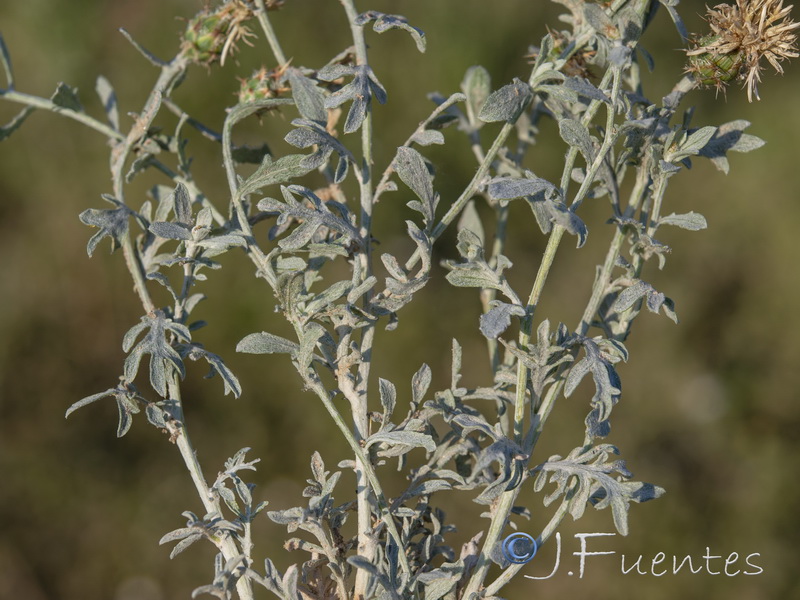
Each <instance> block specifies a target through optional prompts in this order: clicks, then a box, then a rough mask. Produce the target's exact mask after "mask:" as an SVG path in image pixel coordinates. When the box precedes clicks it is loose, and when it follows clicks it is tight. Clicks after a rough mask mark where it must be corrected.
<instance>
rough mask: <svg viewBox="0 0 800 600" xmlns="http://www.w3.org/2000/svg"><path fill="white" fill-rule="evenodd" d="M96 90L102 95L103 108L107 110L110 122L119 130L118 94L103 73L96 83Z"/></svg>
mask: <svg viewBox="0 0 800 600" xmlns="http://www.w3.org/2000/svg"><path fill="white" fill-rule="evenodd" d="M94 89H95V91H96V92H97V95H98V96H99V97H100V102H102V103H103V110H104V111H105V112H106V116H107V117H108V122H109V123H111V126H112V127H113V128H114V129H116V130H117V131H119V109H118V108H117V94H116V92H115V91H114V88H113V86H112V85H111V82H109V81H108V79H106V78H105V77H103V76H102V75H99V76H98V77H97V83H96V84H95V88H94Z"/></svg>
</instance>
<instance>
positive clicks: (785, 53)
mask: <svg viewBox="0 0 800 600" xmlns="http://www.w3.org/2000/svg"><path fill="white" fill-rule="evenodd" d="M791 10H792V7H791V6H786V7H784V6H783V0H736V4H735V5H734V6H732V5H730V4H718V5H717V6H715V7H714V8H710V9H708V13H707V21H708V24H709V26H710V27H711V33H710V34H708V35H706V36H703V37H700V38H695V39H694V40H692V42H691V45H692V47H691V48H690V49H689V50H688V51H687V55H688V56H689V65H688V67H687V69H686V70H687V72H689V73H692V74H693V75H694V77H695V79H696V80H697V82H698V83H699V84H700V85H703V86H714V87H716V88H717V90H720V89H723V88H724V86H725V85H727V84H728V83H729V82H730V81H733V80H735V79H738V80H740V81H744V82H745V83H744V86H745V87H746V88H747V99H748V100H749V101H750V102H752V101H753V96H755V97H756V99H757V100H760V97H759V95H758V84H759V83H760V82H761V69H762V68H763V65H762V60H761V59H762V58H766V59H767V61H768V62H769V63H770V64H771V65H772V66H773V67H774V68H775V70H776V71H777V72H778V73H783V67H782V66H781V64H780V63H781V61H783V60H785V59H787V58H794V57H797V56H798V52H797V46H796V45H795V42H796V41H797V35H796V34H795V33H794V30H795V29H796V28H797V27H800V23H795V22H793V21H792V20H791V19H790V18H789V13H790V12H791Z"/></svg>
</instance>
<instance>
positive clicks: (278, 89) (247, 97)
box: [238, 67, 289, 104]
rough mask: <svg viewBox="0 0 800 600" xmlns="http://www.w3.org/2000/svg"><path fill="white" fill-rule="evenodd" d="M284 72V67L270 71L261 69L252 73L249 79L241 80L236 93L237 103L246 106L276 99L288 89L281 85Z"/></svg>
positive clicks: (264, 68)
mask: <svg viewBox="0 0 800 600" xmlns="http://www.w3.org/2000/svg"><path fill="white" fill-rule="evenodd" d="M285 71H286V69H285V67H284V68H276V69H272V70H267V68H266V67H261V68H260V69H258V70H257V71H253V74H252V75H251V76H250V77H248V78H246V79H241V80H240V81H241V86H240V87H239V93H238V96H239V103H240V104H246V103H248V102H255V101H256V100H266V99H267V98H277V97H278V96H280V95H281V94H285V93H286V92H288V91H289V87H288V86H286V85H283V84H282V83H281V80H282V79H283V74H284V73H285Z"/></svg>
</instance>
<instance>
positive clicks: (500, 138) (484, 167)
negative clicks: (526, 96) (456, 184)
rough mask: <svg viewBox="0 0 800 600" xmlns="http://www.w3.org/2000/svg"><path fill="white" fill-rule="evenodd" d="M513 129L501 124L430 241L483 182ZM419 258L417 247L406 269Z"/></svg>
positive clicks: (457, 213)
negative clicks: (468, 180)
mask: <svg viewBox="0 0 800 600" xmlns="http://www.w3.org/2000/svg"><path fill="white" fill-rule="evenodd" d="M513 129H514V125H513V124H512V123H505V124H504V125H503V128H502V129H501V130H500V133H498V134H497V137H496V138H495V140H494V142H493V143H492V146H491V148H489V151H488V152H487V153H486V156H485V157H484V159H483V162H482V163H481V164H480V166H479V167H478V171H477V172H476V173H475V176H474V177H473V178H472V180H471V181H470V182H469V185H467V187H466V189H465V190H464V191H463V192H462V193H461V195H460V196H459V197H458V198H457V199H456V201H455V202H454V203H453V205H452V206H451V207H450V209H449V210H448V211H447V212H446V213H445V215H444V216H443V217H442V220H441V221H440V222H439V223H438V224H437V225H436V227H434V229H433V232H432V233H431V243H433V242H435V241H436V240H437V239H439V237H440V236H441V235H442V234H443V233H444V231H445V229H447V226H448V225H450V223H452V222H453V221H454V220H455V218H456V217H457V216H458V215H459V213H461V210H462V209H463V208H464V205H465V204H466V203H467V202H468V201H469V199H470V198H472V196H473V194H475V192H476V191H477V189H478V188H479V187H480V186H481V184H482V183H483V182H484V181H483V180H484V178H485V177H486V174H487V173H488V172H489V168H490V167H491V166H492V161H493V160H494V158H495V156H497V153H498V152H499V151H500V148H502V147H503V144H505V141H506V139H507V138H508V136H509V134H510V133H511V131H512V130H513ZM420 258H421V255H420V251H419V249H417V250H416V251H415V252H414V254H412V255H411V258H409V259H408V261H407V262H406V265H405V266H406V269H412V268H413V267H414V265H416V264H417V262H418V261H419V259H420Z"/></svg>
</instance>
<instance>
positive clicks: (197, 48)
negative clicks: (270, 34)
mask: <svg viewBox="0 0 800 600" xmlns="http://www.w3.org/2000/svg"><path fill="white" fill-rule="evenodd" d="M252 17H253V11H252V10H251V9H250V8H249V7H248V6H247V5H246V4H245V3H243V2H242V1H240V0H231V1H229V2H226V3H225V4H223V5H222V6H219V7H217V8H216V9H214V10H209V9H203V10H202V11H200V12H199V13H197V14H196V15H195V16H194V17H193V18H192V19H191V20H190V21H189V23H188V25H187V26H186V31H185V32H184V34H183V45H182V49H183V52H184V55H185V56H186V57H187V58H188V59H189V60H191V61H192V62H194V63H197V64H201V65H206V66H209V65H211V64H213V63H215V62H217V61H219V62H220V63H221V64H224V63H225V58H226V56H227V55H228V54H229V53H232V52H233V51H235V49H236V46H235V44H236V42H238V41H239V40H244V41H245V43H248V42H247V38H248V37H250V36H252V35H253V34H252V32H251V31H250V30H249V29H248V28H247V27H246V26H244V25H243V23H244V22H246V21H248V20H249V19H251V18H252Z"/></svg>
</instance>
